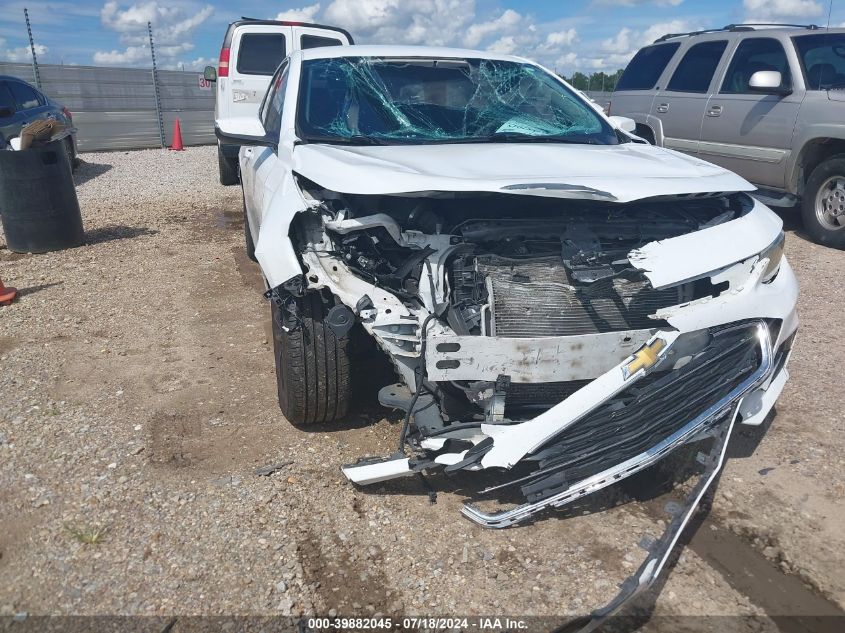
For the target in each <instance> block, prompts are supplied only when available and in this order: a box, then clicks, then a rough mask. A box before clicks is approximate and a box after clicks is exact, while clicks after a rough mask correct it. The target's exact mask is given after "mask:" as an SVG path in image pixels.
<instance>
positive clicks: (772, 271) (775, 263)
mask: <svg viewBox="0 0 845 633" xmlns="http://www.w3.org/2000/svg"><path fill="white" fill-rule="evenodd" d="M783 245H784V234H783V231H781V232H780V235H778V237H777V239H776V240H775V241H774V242H772V243H771V244H770V245H769V246H768V247H767V248H766V249H765V250H764V251H762V252H761V253H760V259H761V260H762V259H768V260H769V263H768V264H766V270H764V271H763V276H762V280H763V283H764V284H766V283H769V282H771V281H774V279H775V277H777V274H778V271H779V270H780V264H781V261H782V260H783Z"/></svg>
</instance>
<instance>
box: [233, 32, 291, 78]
mask: <svg viewBox="0 0 845 633" xmlns="http://www.w3.org/2000/svg"><path fill="white" fill-rule="evenodd" d="M285 57H287V52H286V51H285V36H284V35H283V34H282V33H244V34H243V35H242V36H241V42H240V45H239V47H238V72H239V73H241V74H242V75H272V74H273V73H274V72H276V69H277V68H278V67H279V64H281V63H282V60H283V59H284V58H285Z"/></svg>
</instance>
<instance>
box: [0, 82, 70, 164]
mask: <svg viewBox="0 0 845 633" xmlns="http://www.w3.org/2000/svg"><path fill="white" fill-rule="evenodd" d="M47 118H54V119H56V120H58V121H61V122H62V123H64V124H65V125H67V127H68V129H69V130H71V133H70V134H68V135H67V136H66V137H65V139H64V142H65V148H66V151H67V156H68V160H69V161H70V164H71V167H73V166H75V165H76V162H77V159H76V139H75V137H74V134H73V132H74V128H73V116H72V115H71V113H70V110H68V109H67V108H66V107H65V106H63V105H62V104H61V103H58V102H56V101H54V100H53V99H51V98H50V97H48V96H47V95H45V94H44V93H42V92H41V91H40V90H38V89H37V88H35V87H34V86H31V85H29V84H28V83H26V82H25V81H23V80H21V79H18V78H17V77H9V76H4V75H0V149H5V148H6V147H7V146H8V144H9V143H10V142H11V140H12V139H13V138H15V137H17V136H20V133H21V129H22V128H23V127H25V126H26V125H27V124H29V123H32V122H33V121H36V120H38V119H47Z"/></svg>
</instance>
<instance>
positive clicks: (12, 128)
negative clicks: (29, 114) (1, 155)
mask: <svg viewBox="0 0 845 633" xmlns="http://www.w3.org/2000/svg"><path fill="white" fill-rule="evenodd" d="M21 120H22V117H21V116H19V115H18V113H17V104H16V103H15V98H14V97H13V96H12V93H11V91H10V90H9V85H8V82H5V81H0V139H2V140H1V141H0V149H4V146H5V144H6V143H8V142H9V141H10V140H12V139H13V138H15V137H16V136H19V135H20V133H21Z"/></svg>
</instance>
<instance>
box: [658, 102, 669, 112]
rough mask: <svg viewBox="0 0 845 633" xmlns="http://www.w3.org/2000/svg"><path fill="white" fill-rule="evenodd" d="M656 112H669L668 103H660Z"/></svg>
mask: <svg viewBox="0 0 845 633" xmlns="http://www.w3.org/2000/svg"><path fill="white" fill-rule="evenodd" d="M657 111H658V112H669V104H668V103H661V104H660V105H659V106H657Z"/></svg>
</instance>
